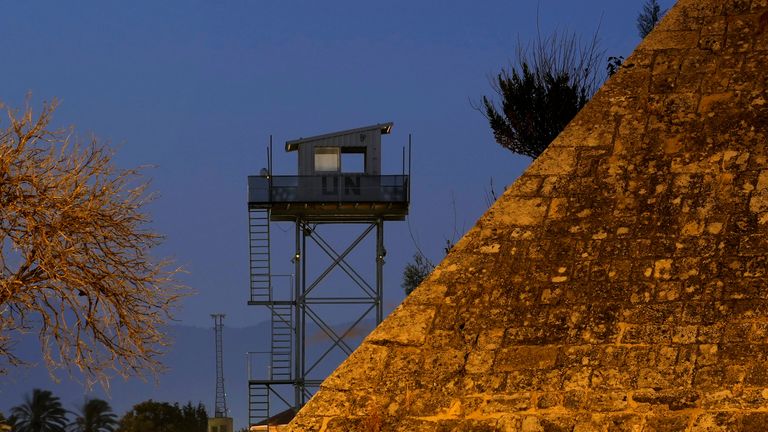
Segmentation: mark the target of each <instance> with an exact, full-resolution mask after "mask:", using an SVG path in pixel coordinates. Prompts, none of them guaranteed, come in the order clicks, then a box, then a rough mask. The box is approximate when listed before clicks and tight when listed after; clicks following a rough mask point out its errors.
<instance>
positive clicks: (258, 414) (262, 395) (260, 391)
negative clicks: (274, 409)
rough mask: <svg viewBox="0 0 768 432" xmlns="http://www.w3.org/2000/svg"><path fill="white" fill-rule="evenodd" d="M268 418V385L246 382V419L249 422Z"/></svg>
mask: <svg viewBox="0 0 768 432" xmlns="http://www.w3.org/2000/svg"><path fill="white" fill-rule="evenodd" d="M267 418H269V386H268V385H266V384H252V383H249V384H248V419H249V421H250V422H251V424H256V423H258V422H259V421H262V420H266V419H267Z"/></svg>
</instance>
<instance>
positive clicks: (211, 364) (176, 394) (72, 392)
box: [0, 322, 371, 429]
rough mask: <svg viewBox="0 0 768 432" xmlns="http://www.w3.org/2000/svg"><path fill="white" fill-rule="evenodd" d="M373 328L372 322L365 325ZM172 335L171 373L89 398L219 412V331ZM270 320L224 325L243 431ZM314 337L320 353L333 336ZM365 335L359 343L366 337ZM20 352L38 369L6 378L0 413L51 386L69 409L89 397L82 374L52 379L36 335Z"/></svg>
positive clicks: (234, 408)
mask: <svg viewBox="0 0 768 432" xmlns="http://www.w3.org/2000/svg"><path fill="white" fill-rule="evenodd" d="M364 327H365V328H367V329H370V327H371V325H368V326H364ZM167 333H168V335H169V336H170V338H171V339H172V340H173V341H174V344H173V346H172V347H171V348H170V350H169V352H168V353H167V354H166V356H165V358H164V360H163V362H164V363H165V365H166V366H167V367H168V369H169V370H168V371H167V372H166V373H164V374H162V375H160V376H159V378H158V382H155V381H154V380H151V378H150V380H149V381H142V380H140V379H137V378H133V379H130V380H127V381H126V380H123V379H122V378H117V379H114V380H113V381H112V382H111V383H110V389H109V391H108V394H107V393H106V392H105V391H104V390H103V389H102V388H101V387H99V386H96V387H94V388H93V389H92V391H91V393H89V394H88V396H89V397H99V398H103V399H106V400H107V401H109V403H110V404H111V405H112V408H113V409H114V410H115V412H116V413H117V414H118V415H120V416H122V414H124V413H125V412H126V411H128V410H129V409H131V407H132V406H133V405H134V404H136V403H139V402H141V401H144V400H147V399H154V400H157V401H167V402H179V403H182V404H183V403H186V402H187V401H192V402H193V403H198V402H202V403H204V404H205V405H206V408H207V409H208V413H209V414H212V413H213V403H214V396H215V393H214V391H215V385H216V371H215V356H214V335H213V330H212V328H202V327H192V326H184V325H172V326H169V327H168V329H167ZM268 334H269V323H268V322H263V323H260V324H258V325H255V326H250V327H244V328H232V327H225V328H224V336H223V337H224V378H225V383H224V384H225V388H226V391H227V408H228V409H229V411H230V415H231V416H232V417H234V419H235V426H236V428H237V429H239V428H241V427H245V426H246V422H247V415H248V413H247V404H248V384H247V366H246V352H248V351H266V350H267V347H268V339H267V335H268ZM308 334H309V340H310V341H311V342H313V346H312V347H313V349H311V351H318V350H320V349H321V348H323V347H324V346H327V343H328V341H327V338H324V337H321V336H319V332H318V331H317V329H315V328H310V329H309V332H308ZM362 336H363V335H359V336H358V337H357V338H356V340H355V341H354V342H355V346H356V345H357V344H358V343H359V340H361V339H362ZM15 352H16V353H17V354H18V355H19V356H20V357H22V358H24V359H36V361H38V364H37V365H36V366H34V367H28V368H15V369H12V370H10V372H9V374H8V375H7V376H0V411H2V412H3V413H5V414H7V413H8V411H9V410H10V408H11V407H12V406H15V405H18V404H19V403H21V402H22V401H23V397H24V395H26V394H29V393H31V391H32V389H34V388H42V389H47V390H51V391H52V392H53V393H54V394H55V395H56V396H59V397H60V398H61V400H62V402H63V403H64V407H65V408H67V409H70V410H75V409H76V407H77V406H79V405H80V404H81V403H82V401H83V398H84V396H85V389H84V386H83V385H82V384H81V382H80V381H81V380H78V379H77V377H75V378H69V377H67V376H66V374H63V373H59V374H58V378H59V379H60V382H59V383H56V382H54V381H53V379H52V378H51V376H50V374H49V373H48V370H47V369H46V368H45V367H44V366H43V365H42V364H41V362H40V361H39V360H40V354H39V352H40V347H39V342H38V341H37V339H36V338H34V337H27V338H25V339H24V340H22V341H21V342H20V343H19V344H18V345H17V346H16V348H15ZM343 359H344V355H343V354H342V353H340V352H339V351H338V350H334V351H333V352H332V353H330V354H329V356H328V362H327V364H329V365H333V366H334V367H335V365H337V364H338V363H340V362H341V361H342V360H343ZM265 361H266V356H263V357H262V358H260V359H259V358H258V357H256V358H255V360H254V362H253V363H252V364H251V367H252V369H253V370H254V371H265V370H266V369H267V366H266V364H265ZM332 369H333V367H326V368H324V370H322V371H321V372H322V373H323V374H327V373H329V372H330V371H331V370H332Z"/></svg>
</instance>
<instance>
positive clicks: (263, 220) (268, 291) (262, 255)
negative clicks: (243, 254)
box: [248, 208, 272, 302]
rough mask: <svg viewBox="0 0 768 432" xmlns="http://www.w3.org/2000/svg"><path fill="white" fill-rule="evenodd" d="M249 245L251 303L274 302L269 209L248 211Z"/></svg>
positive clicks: (250, 209)
mask: <svg viewBox="0 0 768 432" xmlns="http://www.w3.org/2000/svg"><path fill="white" fill-rule="evenodd" d="M248 245H249V256H250V274H251V298H250V301H251V302H266V301H271V300H272V276H271V274H270V258H269V246H270V245H269V209H268V208H249V209H248Z"/></svg>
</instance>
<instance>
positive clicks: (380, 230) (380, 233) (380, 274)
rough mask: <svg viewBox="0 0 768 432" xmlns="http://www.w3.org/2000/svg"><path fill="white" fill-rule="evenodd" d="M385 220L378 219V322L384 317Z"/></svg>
mask: <svg viewBox="0 0 768 432" xmlns="http://www.w3.org/2000/svg"><path fill="white" fill-rule="evenodd" d="M386 254H387V251H386V249H384V221H383V220H381V219H379V220H378V221H376V324H377V325H378V324H380V323H381V321H382V320H383V319H384V304H383V303H384V256H385V255H386Z"/></svg>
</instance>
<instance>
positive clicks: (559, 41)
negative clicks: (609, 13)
mask: <svg viewBox="0 0 768 432" xmlns="http://www.w3.org/2000/svg"><path fill="white" fill-rule="evenodd" d="M598 33H599V29H598V31H595V33H594V35H593V37H592V39H591V40H589V41H588V42H583V41H582V40H581V39H580V38H579V37H578V36H577V35H575V34H573V33H567V32H565V33H558V32H554V33H553V34H552V35H551V36H549V37H542V36H541V34H540V33H537V38H536V40H535V42H534V43H533V44H531V45H529V46H525V45H523V44H520V43H518V49H517V54H516V59H515V63H514V64H513V65H512V66H511V67H510V68H508V69H502V70H501V72H500V73H499V74H498V75H497V76H496V77H495V79H494V80H493V81H492V86H493V90H494V91H495V93H496V95H497V96H498V97H499V99H500V103H499V104H498V105H497V104H496V103H495V102H494V101H492V100H491V99H490V98H488V97H486V96H483V102H482V106H481V107H475V108H477V109H478V110H479V111H480V112H481V113H483V115H484V116H485V117H486V118H487V119H488V122H489V124H490V126H491V129H492V130H493V136H494V138H495V139H496V142H497V143H499V144H500V145H501V146H502V147H504V148H507V149H509V150H510V151H512V152H513V153H517V154H521V155H525V156H529V157H531V158H534V159H535V158H537V157H538V156H539V155H540V154H541V153H542V152H543V151H544V150H545V149H546V148H547V146H548V145H549V143H550V142H551V141H552V140H553V139H554V138H555V137H556V136H557V135H558V134H559V133H560V131H562V130H563V128H564V127H565V126H566V125H567V124H568V122H569V121H571V119H572V118H573V117H574V116H575V115H576V113H578V112H579V110H580V109H581V108H582V107H583V106H584V105H585V104H586V103H587V101H589V99H590V98H591V97H592V95H593V94H594V93H595V91H597V88H598V86H599V85H600V84H601V83H602V82H603V80H604V78H605V77H604V75H603V73H602V68H603V65H602V61H603V57H604V51H603V50H602V49H600V47H599V43H598Z"/></svg>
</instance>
